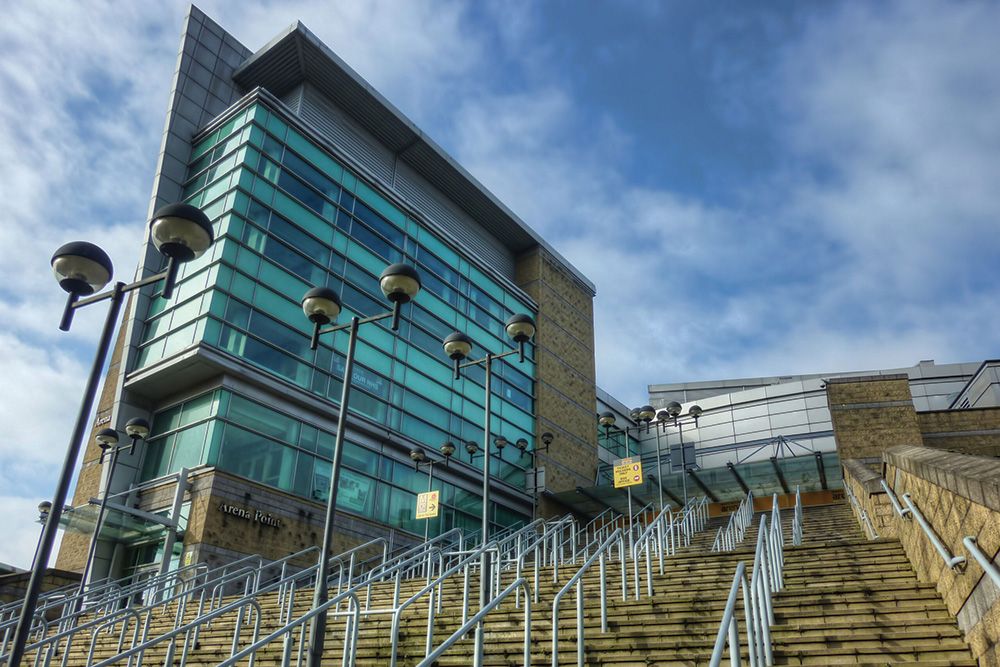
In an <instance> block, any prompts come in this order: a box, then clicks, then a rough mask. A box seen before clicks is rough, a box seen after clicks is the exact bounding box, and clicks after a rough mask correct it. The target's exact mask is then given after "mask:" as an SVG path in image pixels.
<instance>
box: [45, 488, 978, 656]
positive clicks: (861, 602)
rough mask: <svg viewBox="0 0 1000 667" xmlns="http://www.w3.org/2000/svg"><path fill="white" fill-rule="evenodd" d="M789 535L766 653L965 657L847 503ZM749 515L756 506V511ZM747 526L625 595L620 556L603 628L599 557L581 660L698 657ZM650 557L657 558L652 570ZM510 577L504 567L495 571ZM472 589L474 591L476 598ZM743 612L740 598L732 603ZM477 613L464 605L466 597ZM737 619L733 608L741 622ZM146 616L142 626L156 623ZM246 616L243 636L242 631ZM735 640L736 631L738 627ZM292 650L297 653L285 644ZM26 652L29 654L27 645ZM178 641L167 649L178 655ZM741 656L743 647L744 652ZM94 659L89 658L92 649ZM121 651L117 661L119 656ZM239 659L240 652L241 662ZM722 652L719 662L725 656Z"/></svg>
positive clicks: (544, 604)
mask: <svg viewBox="0 0 1000 667" xmlns="http://www.w3.org/2000/svg"><path fill="white" fill-rule="evenodd" d="M784 515H785V516H784V517H783V523H784V524H785V525H784V530H785V537H786V543H787V545H786V547H785V558H786V563H785V571H784V572H785V588H784V590H783V591H781V592H780V593H779V594H778V595H777V596H776V597H775V600H774V612H775V621H776V625H775V626H774V627H773V628H772V637H773V644H774V656H775V663H776V664H779V665H840V664H844V665H866V666H870V667H875V666H876V665H877V666H878V667H885V665H924V666H928V667H943V666H945V665H949V666H953V667H974V666H975V665H976V662H975V661H974V660H973V659H972V655H971V652H970V650H969V648H968V646H967V645H966V644H965V642H964V639H963V637H962V635H961V632H960V631H959V630H958V628H957V625H956V623H955V620H954V618H952V617H951V616H949V614H948V612H947V610H946V608H945V606H944V604H943V602H942V601H941V599H940V597H939V596H938V595H937V592H936V591H935V590H934V588H933V587H931V586H928V585H923V584H920V583H919V582H918V581H917V580H916V577H915V575H914V574H913V571H912V568H911V567H910V565H909V563H908V561H907V560H906V558H905V556H904V553H903V550H902V548H901V546H900V545H899V543H898V542H895V541H877V542H869V541H867V540H866V539H865V538H864V536H863V535H862V533H861V532H860V529H858V527H857V524H856V522H855V521H854V518H853V516H852V515H851V513H850V510H849V509H848V508H847V507H846V506H844V505H831V506H825V507H818V508H807V509H806V511H805V513H804V524H805V525H804V529H803V535H804V544H803V546H801V547H791V546H790V543H791V532H792V531H791V520H792V519H791V517H792V512H790V511H786V512H784ZM757 521H759V519H757ZM717 530H718V526H715V527H714V528H713V527H711V522H710V526H709V527H707V528H706V530H705V531H704V533H705V535H708V534H709V533H710V537H706V538H699V539H697V540H694V541H693V542H692V547H695V545H696V544H697V545H701V546H704V543H703V539H704V540H707V544H708V546H710V545H711V541H712V540H713V539H714V537H715V532H717ZM756 536H757V529H756V528H751V529H750V530H748V531H747V537H746V539H745V540H744V543H743V544H742V545H740V547H738V548H737V550H736V551H733V552H730V553H724V554H708V553H707V548H708V547H707V546H704V549H703V550H702V551H700V552H699V551H694V550H691V549H690V548H689V549H688V550H687V551H686V553H682V554H679V555H677V556H674V557H671V558H668V559H666V561H665V573H664V575H662V576H661V575H659V574H654V596H653V597H652V598H648V597H646V596H645V590H644V589H645V585H643V599H641V600H635V599H634V590H633V588H632V586H633V582H632V572H631V569H630V570H629V586H630V590H629V599H627V600H622V594H621V570H620V564H618V563H614V564H611V565H610V566H609V568H608V575H607V584H608V594H609V598H610V599H609V610H608V625H609V632H608V633H606V634H602V633H601V632H600V607H599V600H598V594H599V581H598V576H599V570H597V568H596V567H595V568H594V569H593V571H592V572H589V573H588V574H587V575H585V577H584V582H585V583H584V597H585V602H586V608H585V615H584V633H585V634H584V637H585V643H586V660H585V664H586V665H590V666H598V665H602V666H605V665H606V666H608V667H612V666H614V667H651V666H658V667H680V666H701V665H708V663H709V658H710V656H711V651H712V646H713V644H714V642H715V636H716V633H717V632H718V628H719V622H720V619H721V616H722V610H723V607H724V605H725V600H726V596H727V594H728V590H729V586H730V584H731V582H732V577H733V573H734V571H735V568H736V564H737V563H738V562H740V561H744V562H747V564H748V566H749V565H750V564H752V560H753V547H754V545H755V543H756ZM656 571H657V568H656V566H655V565H654V572H656ZM571 574H572V572H571V570H570V568H565V567H564V568H561V570H560V579H561V581H560V583H559V584H554V583H553V582H552V581H551V579H552V573H551V571H548V572H546V573H545V574H544V575H543V577H542V583H541V585H540V587H539V595H540V597H541V602H540V603H539V604H537V605H535V606H533V614H532V618H533V623H532V659H531V664H532V665H551V664H552V644H551V641H552V639H551V636H552V635H551V633H552V602H551V601H552V599H553V597H554V595H555V593H556V592H557V591H558V590H559V589H560V588H561V587H562V586H563V585H564V584H565V582H566V581H567V580H568V579H569V577H570V575H571ZM512 579H513V576H512V575H505V578H504V585H506V584H507V583H508V582H509V581H511V580H512ZM461 583H462V582H461V580H456V581H452V582H449V585H448V586H447V588H446V591H445V593H444V597H443V600H442V603H443V604H442V612H441V613H440V614H439V615H438V616H437V617H436V619H435V624H434V638H435V641H434V645H435V646H437V645H438V644H439V643H440V642H441V641H443V640H444V639H445V638H446V637H448V636H449V635H451V634H452V633H453V632H454V631H455V630H457V629H458V627H459V626H460V622H461ZM423 585H424V581H423V580H416V581H409V582H405V583H404V585H403V589H404V592H403V599H406V598H407V597H408V596H409V594H411V593H412V592H413V591H416V590H419V589H420V588H422V587H423ZM391 593H392V592H391V589H390V588H389V587H388V586H381V587H379V589H378V590H377V591H376V593H375V597H374V599H375V603H374V606H376V607H379V606H381V607H388V606H389V600H390V599H391ZM477 597H478V596H477V595H476V594H473V598H477ZM310 601H311V591H308V590H307V591H301V592H300V594H299V596H298V597H297V602H296V610H297V612H298V613H301V612H302V611H304V610H306V609H308V607H309V605H310ZM261 604H262V609H263V621H264V622H263V624H262V629H261V633H260V636H264V635H266V634H269V633H270V632H271V631H272V630H273V629H275V627H276V616H277V610H276V600H274V599H273V597H271V598H264V599H262V600H261ZM738 607H739V610H740V614H742V602H740V603H739V604H738ZM408 612H409V613H408V614H406V615H405V616H404V619H403V623H402V626H401V628H400V632H399V639H400V650H399V663H398V664H400V665H415V664H416V663H417V662H419V661H420V660H421V659H422V658H423V656H424V655H425V650H424V643H425V633H426V616H427V603H426V602H420V603H417V604H415V605H413V606H412V607H411V608H410V609H409V610H408ZM473 613H474V610H473ZM158 618H161V619H162V620H157V621H156V622H157V628H161V627H165V624H166V623H167V622H170V621H172V618H173V616H172V614H165V615H163V616H162V617H158ZM522 622H523V609H517V608H515V607H514V604H513V600H512V599H511V600H510V601H509V603H507V604H505V605H503V606H502V608H501V609H499V610H497V611H496V612H494V613H493V614H491V615H490V616H489V617H488V620H487V623H486V630H485V639H486V656H485V664H486V665H492V666H497V667H499V666H503V667H507V666H508V665H520V664H522V657H521V656H522V650H523V634H522ZM234 623H235V617H234V615H230V616H229V617H226V618H222V619H218V620H217V621H216V622H214V623H213V624H212V627H211V628H210V629H207V630H205V631H203V633H202V636H201V640H200V643H199V647H198V649H197V651H194V652H193V653H192V654H191V655H190V656H189V657H188V664H191V665H214V664H217V663H219V662H221V661H222V660H223V659H225V658H226V657H228V655H229V649H230V641H231V639H230V638H231V634H232V628H233V624H234ZM559 628H560V630H559V641H558V644H557V651H558V654H559V664H561V665H570V664H576V634H577V630H576V604H575V594H572V593H571V594H569V595H567V596H566V597H564V598H563V604H562V609H561V614H560V622H559ZM742 630H743V626H742V620H741V631H742ZM155 632H156V628H154V629H153V630H152V631H151V633H150V636H154V633H155ZM390 633H391V628H390V616H389V615H388V614H384V615H374V616H369V617H366V618H365V619H363V621H362V625H361V630H360V639H359V644H358V647H357V653H356V655H357V664H358V665H372V666H375V665H378V666H380V667H381V666H384V665H388V664H389V653H390V647H391V636H390ZM250 636H251V631H250V630H249V629H244V631H243V633H242V635H241V642H240V644H241V646H246V645H248V644H249V643H250ZM298 637H299V634H298V633H297V632H296V633H295V638H296V641H295V644H294V646H293V650H294V651H297V650H298ZM96 641H97V644H98V648H97V651H96V653H97V655H99V656H103V657H110V656H112V655H114V654H116V653H117V642H116V640H114V639H113V638H112V637H111V636H104V635H99V636H98V638H97V640H96ZM744 641H745V640H744ZM472 647H473V642H472V639H471V638H467V639H463V640H461V641H459V642H458V643H456V644H455V645H454V646H453V647H452V649H451V650H449V651H448V652H447V653H445V654H444V656H442V657H441V658H440V659H439V661H438V663H437V664H439V665H441V666H445V665H462V666H466V665H469V664H471V663H472V658H471V651H472ZM87 649H89V641H88V642H81V643H80V644H79V645H77V646H74V648H73V649H72V650H71V656H70V660H69V663H68V664H70V665H83V664H84V663H85V658H86V651H87ZM341 649H342V624H341V623H339V622H334V621H333V620H331V624H330V626H329V628H328V631H327V650H326V657H325V659H324V664H329V665H333V664H338V665H339V664H340V654H341ZM280 653H281V642H280V641H279V642H274V643H272V644H271V645H270V646H268V647H267V648H266V649H264V650H263V651H261V652H260V653H259V654H258V656H257V660H256V663H255V664H257V665H260V666H261V667H270V666H271V665H274V666H277V665H279V664H280ZM293 655H294V653H293ZM32 657H33V656H28V659H30V658H32ZM164 657H165V646H164V647H161V648H157V649H154V650H150V651H147V652H146V655H145V658H144V664H146V665H162V664H164ZM179 658H180V649H179V648H178V650H177V653H176V655H175V659H174V662H175V664H177V663H178V661H179ZM744 659H746V656H745V655H744ZM95 662H96V661H95ZM25 664H28V663H27V662H26V663H25ZM123 664H124V663H123ZM244 664H245V663H244ZM727 664H728V663H727Z"/></svg>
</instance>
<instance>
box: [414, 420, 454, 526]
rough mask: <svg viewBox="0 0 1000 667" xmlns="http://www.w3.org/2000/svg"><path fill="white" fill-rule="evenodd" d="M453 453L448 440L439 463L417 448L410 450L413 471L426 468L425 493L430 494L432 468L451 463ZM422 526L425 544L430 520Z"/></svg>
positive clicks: (432, 480)
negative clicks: (421, 467) (439, 464)
mask: <svg viewBox="0 0 1000 667" xmlns="http://www.w3.org/2000/svg"><path fill="white" fill-rule="evenodd" d="M454 453H455V443H453V442H451V441H450V440H449V441H447V442H445V443H444V444H443V445H441V455H442V456H444V458H443V459H442V460H440V461H432V460H430V459H429V458H427V455H426V454H424V450H422V449H420V448H419V447H418V448H416V449H411V450H410V459H412V460H413V469H414V470H420V466H427V493H430V492H431V490H432V489H431V485H432V484H433V483H434V466H435V465H436V464H438V463H444V464H445V466H447V465H448V462H449V461H451V455H452V454H454ZM425 521H426V523H425V524H424V542H425V543H426V542H427V538H428V537H429V536H430V530H431V520H430V519H425Z"/></svg>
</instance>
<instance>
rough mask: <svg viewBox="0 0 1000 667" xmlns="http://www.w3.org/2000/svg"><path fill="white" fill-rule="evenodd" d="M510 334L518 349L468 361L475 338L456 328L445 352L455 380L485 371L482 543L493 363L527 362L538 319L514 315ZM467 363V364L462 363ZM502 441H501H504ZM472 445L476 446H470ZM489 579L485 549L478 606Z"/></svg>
mask: <svg viewBox="0 0 1000 667" xmlns="http://www.w3.org/2000/svg"><path fill="white" fill-rule="evenodd" d="M506 328H507V335H508V336H510V337H511V338H512V339H513V340H514V342H515V343H517V349H516V350H510V351H508V352H503V353H501V354H492V353H490V354H487V355H486V356H485V357H483V358H482V359H476V360H475V361H465V360H466V359H467V358H468V357H469V354H471V352H472V339H471V338H469V336H467V335H466V334H464V333H461V332H459V331H456V332H454V333H452V334H449V335H448V337H447V338H445V339H444V351H445V354H447V355H448V357H449V358H451V360H452V361H453V362H454V364H455V379H456V380H457V379H459V377H460V371H461V369H463V368H467V367H469V366H476V365H480V364H482V366H483V367H484V369H485V370H486V398H485V399H484V403H485V405H484V406H483V407H484V408H485V415H486V416H485V418H484V420H485V422H486V423H485V424H484V428H483V446H482V452H483V457H484V460H483V527H482V537H483V539H482V544H483V545H485V544H486V543H487V542H488V541H489V526H490V513H489V512H490V456H489V449H490V438H491V437H492V433H491V431H490V417H491V414H492V413H491V412H490V409H491V408H490V399H491V398H492V391H493V390H492V383H493V362H494V361H495V360H496V359H502V358H503V357H506V356H509V355H511V354H516V355H518V359H519V360H520V361H521V362H523V361H524V344H525V343H527V342H528V341H529V340H531V339H532V337H533V336H534V335H535V321H534V320H533V319H531V317H530V316H528V315H525V314H523V313H522V314H517V315H512V316H511V317H510V319H508V320H507V327H506ZM463 362H464V363H463ZM501 440H502V444H501V442H500V441H501ZM494 444H495V445H496V446H497V447H498V448H499V449H500V450H501V451H502V450H503V446H504V445H506V444H507V440H506V439H505V438H497V440H496V441H494ZM470 445H471V446H472V447H473V449H470ZM474 448H475V443H471V442H470V443H467V444H466V447H465V449H466V451H467V452H469V456H470V459H471V457H472V456H473V455H474V454H475V449H474ZM489 582H490V555H489V552H488V551H486V550H483V554H482V558H481V561H480V581H479V608H480V609H484V608H485V607H486V603H487V602H488V600H487V597H488V595H489V593H488V589H489ZM482 641H483V624H482V623H480V624H479V625H478V626H477V628H476V643H477V645H478V646H481V645H482Z"/></svg>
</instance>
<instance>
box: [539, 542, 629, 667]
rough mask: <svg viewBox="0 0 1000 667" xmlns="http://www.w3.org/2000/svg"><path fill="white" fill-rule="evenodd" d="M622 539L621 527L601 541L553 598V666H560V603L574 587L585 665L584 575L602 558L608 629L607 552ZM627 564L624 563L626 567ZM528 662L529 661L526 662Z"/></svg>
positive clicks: (603, 616) (604, 619) (605, 628)
mask: <svg viewBox="0 0 1000 667" xmlns="http://www.w3.org/2000/svg"><path fill="white" fill-rule="evenodd" d="M620 540H622V530H621V528H619V529H617V530H615V532H613V533H611V535H610V536H609V537H608V539H606V540H604V542H602V543H601V546H600V547H598V549H597V551H596V552H595V553H594V555H593V556H591V557H590V558H589V559H587V562H586V563H584V564H583V565H581V566H580V569H579V570H578V571H577V573H576V574H574V575H573V576H572V577H570V580H569V581H567V582H566V585H565V586H563V587H562V590H560V591H559V592H558V593H556V596H555V598H554V599H553V600H552V667H559V603H560V602H561V601H562V598H563V596H564V595H566V593H567V592H568V591H569V589H570V588H572V587H573V584H576V585H577V590H576V623H577V628H576V654H577V663H578V664H579V667H583V655H584V652H583V575H584V573H585V572H586V571H587V570H588V569H589V568H590V566H591V565H593V564H594V561H595V560H597V559H598V558H600V561H601V577H600V579H601V632H607V631H608V596H607V571H606V567H607V556H606V554H607V552H608V550H609V549H610V547H611V545H612V544H614V543H615V542H616V541H620ZM624 566H625V564H624V563H623V564H622V567H623V568H624ZM526 664H527V663H526Z"/></svg>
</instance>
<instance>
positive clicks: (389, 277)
mask: <svg viewBox="0 0 1000 667" xmlns="http://www.w3.org/2000/svg"><path fill="white" fill-rule="evenodd" d="M379 286H380V287H381V288H382V293H383V294H384V295H385V298H386V299H388V300H389V301H390V302H391V303H392V310H391V311H389V312H387V313H382V314H381V315H373V316H372V317H366V318H364V319H360V318H358V317H356V316H355V317H352V318H351V321H350V322H349V323H347V324H340V325H337V326H334V327H330V328H328V329H323V327H324V326H326V325H328V324H331V323H332V322H334V321H335V320H336V319H337V316H338V315H340V311H341V309H342V304H341V301H340V296H339V295H338V294H337V293H336V292H335V291H333V290H332V289H330V288H329V287H314V288H312V289H311V290H309V291H308V292H306V294H305V296H304V297H302V312H304V313H305V315H306V317H307V318H309V321H310V322H312V323H313V334H312V340H311V341H310V344H309V347H310V349H313V350H315V349H316V345H317V344H318V343H319V337H320V336H321V335H323V334H328V333H333V332H336V331H342V330H344V329H348V330H349V331H350V338H349V339H348V342H347V356H346V359H345V362H344V377H343V390H342V392H341V395H340V412H339V414H338V415H337V436H336V438H335V440H334V444H333V462H332V466H331V469H330V495H329V498H328V500H327V505H326V522H325V524H324V528H323V546H322V549H321V551H320V554H319V568H318V571H317V572H316V590H315V593H314V595H313V609H317V608H319V607H321V606H323V605H324V604H326V601H327V600H328V599H329V597H328V594H327V579H328V578H329V570H330V549H332V547H333V520H334V517H335V516H336V508H337V489H338V485H339V483H340V458H341V454H342V452H343V448H344V431H345V429H346V426H347V409H348V404H349V401H350V398H351V378H352V377H353V375H354V348H355V346H356V344H357V340H358V327H359V326H361V325H362V324H367V323H369V322H377V321H379V320H384V319H385V318H387V317H391V318H392V330H393V331H396V330H397V329H398V328H399V314H400V309H401V308H402V306H403V305H404V304H406V303H409V302H410V301H412V300H413V298H414V297H415V296H416V295H417V292H419V291H420V274H419V273H417V270H416V269H414V268H413V267H412V266H410V265H409V264H391V265H389V266H388V267H386V269H385V271H383V272H382V275H381V277H380V278H379ZM326 617H327V614H326V610H325V609H324V610H322V611H320V612H319V613H318V614H316V615H315V616H313V618H312V621H310V626H309V654H308V657H307V659H306V664H307V665H308V667H320V663H321V661H322V659H323V649H324V644H325V640H326Z"/></svg>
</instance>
